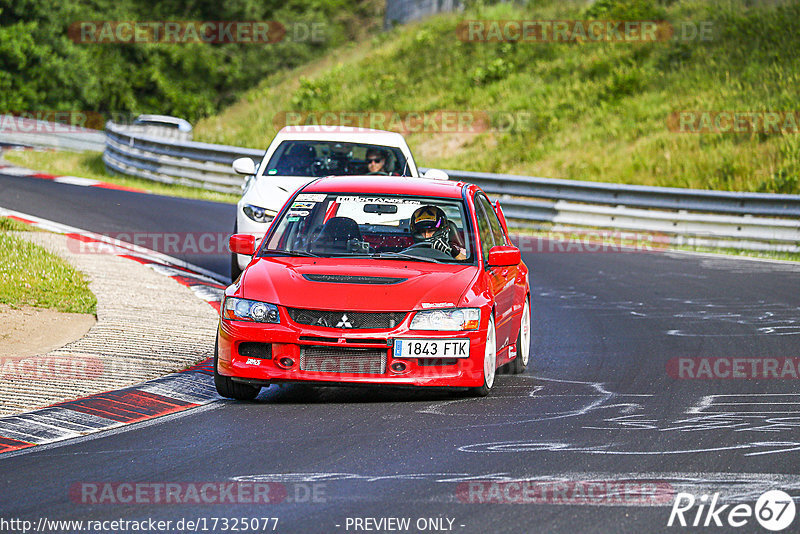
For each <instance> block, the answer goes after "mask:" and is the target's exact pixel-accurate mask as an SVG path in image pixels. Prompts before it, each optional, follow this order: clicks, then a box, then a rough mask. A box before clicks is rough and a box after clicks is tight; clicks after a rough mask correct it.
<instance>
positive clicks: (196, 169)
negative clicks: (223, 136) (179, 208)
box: [103, 122, 264, 193]
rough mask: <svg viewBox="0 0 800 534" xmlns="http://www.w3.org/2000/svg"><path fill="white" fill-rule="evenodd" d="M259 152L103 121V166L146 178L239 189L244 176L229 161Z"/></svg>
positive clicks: (259, 155) (226, 190)
mask: <svg viewBox="0 0 800 534" xmlns="http://www.w3.org/2000/svg"><path fill="white" fill-rule="evenodd" d="M263 156H264V151H263V150H253V149H249V148H239V147H234V146H226V145H212V144H209V143H198V142H195V141H176V140H173V139H165V138H160V137H150V136H145V135H138V134H136V133H134V132H131V131H130V130H129V129H128V128H127V127H124V126H119V125H116V124H114V123H112V122H109V123H107V124H106V146H105V152H104V153H103V162H104V163H105V165H106V168H108V169H109V170H110V171H112V172H116V173H121V174H128V175H132V176H137V177H139V178H144V179H146V180H154V181H157V182H163V183H169V184H181V185H188V186H191V187H200V188H203V189H208V190H210V191H218V192H222V193H240V192H241V190H242V183H244V178H243V177H242V176H241V175H239V174H236V172H234V170H233V168H232V167H231V163H233V160H235V159H236V158H241V157H250V158H257V159H261V158H262V157H263Z"/></svg>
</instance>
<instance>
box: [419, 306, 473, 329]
mask: <svg viewBox="0 0 800 534" xmlns="http://www.w3.org/2000/svg"><path fill="white" fill-rule="evenodd" d="M480 322H481V310H480V308H452V309H447V310H425V311H418V312H417V313H415V314H414V318H413V319H411V329H412V330H447V331H461V330H477V329H478V326H479V325H480Z"/></svg>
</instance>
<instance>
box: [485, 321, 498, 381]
mask: <svg viewBox="0 0 800 534" xmlns="http://www.w3.org/2000/svg"><path fill="white" fill-rule="evenodd" d="M495 367H497V341H496V340H495V335H494V318H493V317H492V318H491V319H489V329H488V330H487V331H486V350H485V352H484V355H483V379H484V383H485V384H486V387H487V388H490V389H491V387H492V386H493V385H494V372H495Z"/></svg>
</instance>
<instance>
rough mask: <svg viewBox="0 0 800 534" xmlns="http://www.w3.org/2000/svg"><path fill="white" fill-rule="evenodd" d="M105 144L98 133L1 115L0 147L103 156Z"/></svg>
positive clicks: (102, 136)
mask: <svg viewBox="0 0 800 534" xmlns="http://www.w3.org/2000/svg"><path fill="white" fill-rule="evenodd" d="M105 140H106V136H105V134H104V133H103V132H102V131H99V130H91V129H89V128H80V127H77V126H70V125H65V124H59V123H55V122H47V121H42V120H36V119H27V118H24V117H15V116H12V115H0V145H6V146H12V147H45V148H55V149H59V150H73V151H78V152H83V151H88V150H94V151H97V152H100V151H101V150H103V149H104V148H105Z"/></svg>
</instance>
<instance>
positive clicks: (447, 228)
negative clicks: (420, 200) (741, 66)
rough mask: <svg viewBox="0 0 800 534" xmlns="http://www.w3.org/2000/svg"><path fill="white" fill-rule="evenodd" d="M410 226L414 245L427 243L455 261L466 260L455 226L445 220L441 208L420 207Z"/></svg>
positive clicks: (445, 217)
mask: <svg viewBox="0 0 800 534" xmlns="http://www.w3.org/2000/svg"><path fill="white" fill-rule="evenodd" d="M410 224H411V235H412V236H413V237H414V242H415V243H429V244H430V247H431V248H432V249H434V250H438V251H439V252H444V253H445V254H450V255H451V256H453V257H454V258H455V259H457V260H464V259H466V258H467V254H466V249H465V248H464V245H463V243H461V242H460V240H459V236H458V231H457V230H456V228H455V225H454V224H453V223H451V222H450V221H448V220H447V215H446V214H445V212H444V211H443V210H442V209H441V208H439V207H437V206H422V207H421V208H419V209H417V210H416V211H415V212H414V214H413V215H412V216H411V223H410Z"/></svg>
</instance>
